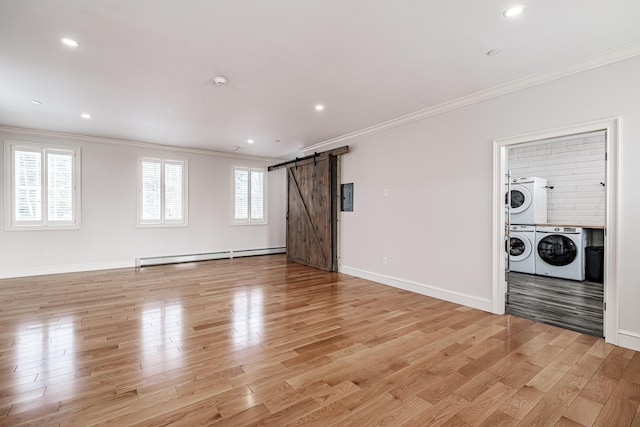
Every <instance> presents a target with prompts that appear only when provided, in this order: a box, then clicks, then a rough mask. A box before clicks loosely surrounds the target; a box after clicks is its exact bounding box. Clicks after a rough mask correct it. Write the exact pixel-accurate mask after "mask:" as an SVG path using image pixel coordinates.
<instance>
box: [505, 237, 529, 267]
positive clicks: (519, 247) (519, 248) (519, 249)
mask: <svg viewBox="0 0 640 427" xmlns="http://www.w3.org/2000/svg"><path fill="white" fill-rule="evenodd" d="M531 252H532V248H531V241H530V240H529V239H527V237H526V236H525V235H524V234H521V233H510V234H509V256H510V257H511V261H524V260H525V259H527V258H528V257H529V256H530V255H531Z"/></svg>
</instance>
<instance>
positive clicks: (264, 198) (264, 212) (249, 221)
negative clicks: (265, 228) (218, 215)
mask: <svg viewBox="0 0 640 427" xmlns="http://www.w3.org/2000/svg"><path fill="white" fill-rule="evenodd" d="M236 170H245V171H248V172H249V189H248V196H247V197H248V199H249V200H248V207H247V209H248V218H247V219H246V220H244V219H236ZM251 171H256V172H262V217H263V218H262V219H261V220H252V219H251ZM267 200H268V197H267V169H266V168H261V167H252V166H232V167H231V225H267V224H268V218H267V212H268V211H269V209H268V204H267Z"/></svg>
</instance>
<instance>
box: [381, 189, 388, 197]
mask: <svg viewBox="0 0 640 427" xmlns="http://www.w3.org/2000/svg"><path fill="white" fill-rule="evenodd" d="M388 196H389V190H388V189H386V188H383V189H382V197H388Z"/></svg>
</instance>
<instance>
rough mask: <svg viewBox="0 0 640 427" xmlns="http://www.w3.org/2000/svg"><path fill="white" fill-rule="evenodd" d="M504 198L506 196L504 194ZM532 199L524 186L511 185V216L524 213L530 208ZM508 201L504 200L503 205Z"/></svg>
mask: <svg viewBox="0 0 640 427" xmlns="http://www.w3.org/2000/svg"><path fill="white" fill-rule="evenodd" d="M505 198H506V194H505ZM531 202H532V197H531V191H529V189H528V188H527V187H525V186H524V185H518V184H515V185H512V186H511V210H510V212H511V213H512V214H517V213H521V212H524V211H526V210H527V209H528V208H529V206H531ZM507 203H508V200H505V204H507Z"/></svg>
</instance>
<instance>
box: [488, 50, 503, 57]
mask: <svg viewBox="0 0 640 427" xmlns="http://www.w3.org/2000/svg"><path fill="white" fill-rule="evenodd" d="M500 52H502V49H491V50H490V51H489V52H487V56H496V55H497V54H499V53H500Z"/></svg>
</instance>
